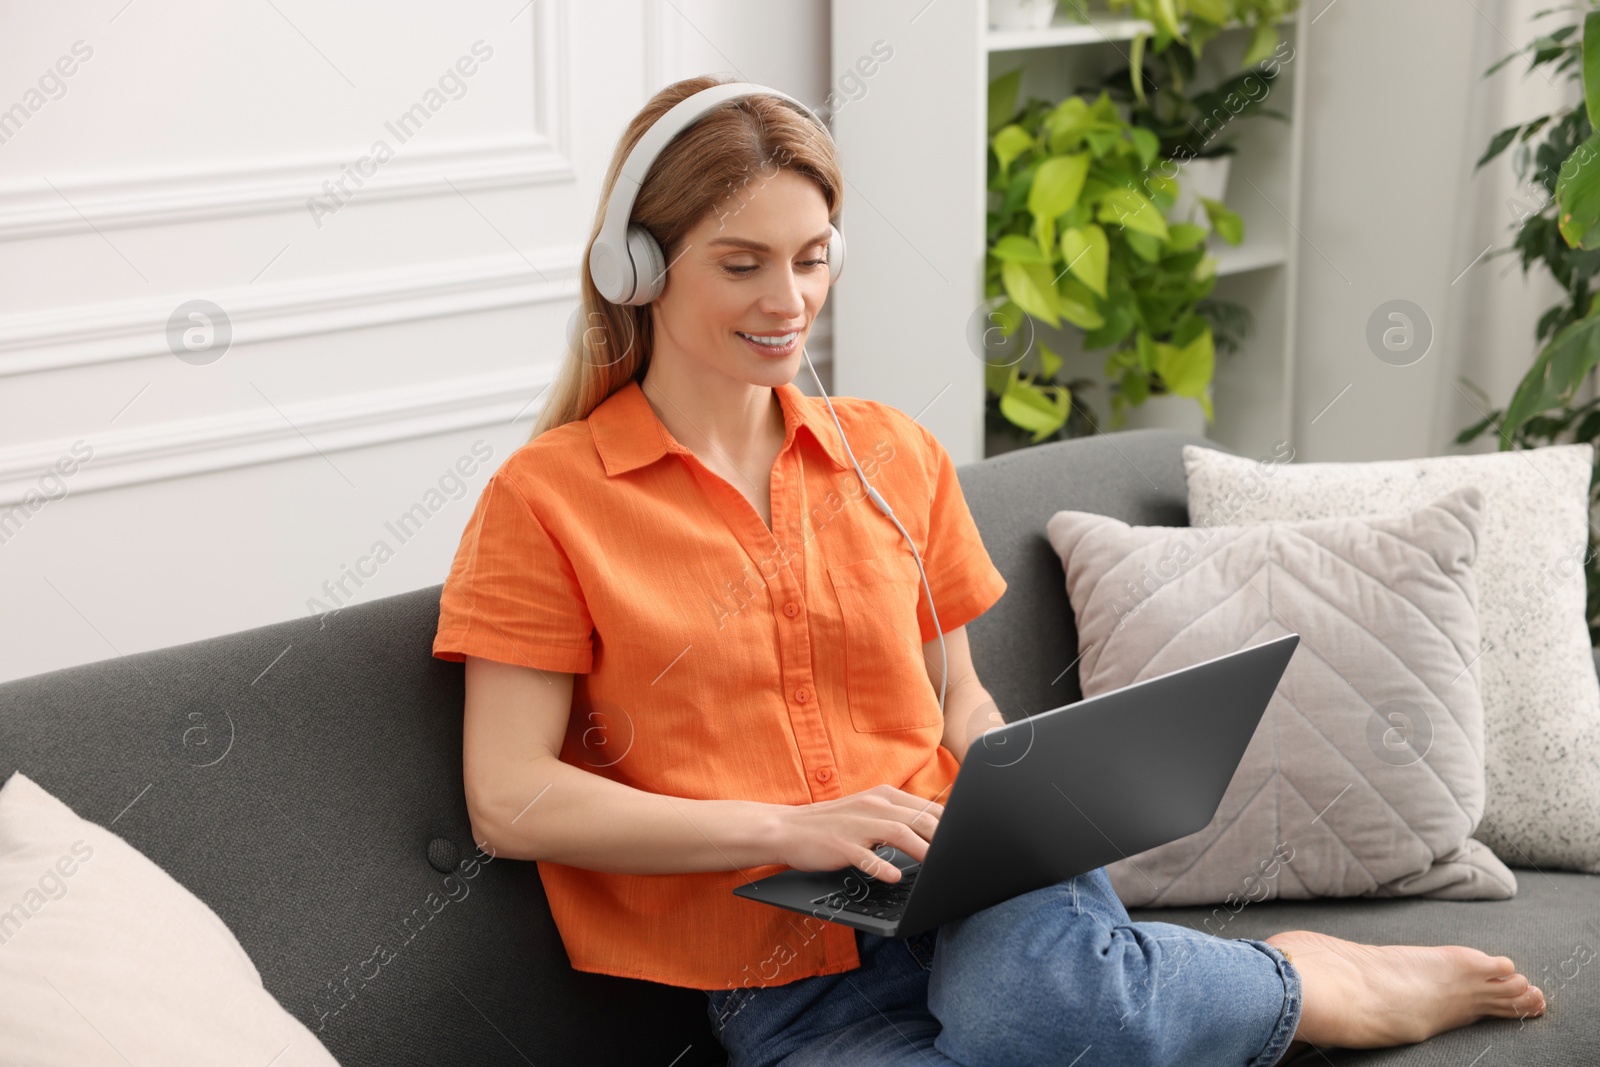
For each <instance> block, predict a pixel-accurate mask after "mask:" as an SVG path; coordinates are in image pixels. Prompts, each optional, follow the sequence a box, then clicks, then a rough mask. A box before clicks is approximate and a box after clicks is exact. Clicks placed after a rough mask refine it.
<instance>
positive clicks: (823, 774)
mask: <svg viewBox="0 0 1600 1067" xmlns="http://www.w3.org/2000/svg"><path fill="white" fill-rule="evenodd" d="M832 777H833V772H832V771H830V770H828V768H826V767H824V768H822V769H821V770H820V771H818V772H817V781H819V782H826V781H827V780H828V779H829V778H832Z"/></svg>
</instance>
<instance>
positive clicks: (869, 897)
mask: <svg viewBox="0 0 1600 1067" xmlns="http://www.w3.org/2000/svg"><path fill="white" fill-rule="evenodd" d="M921 869H922V865H921V864H917V865H916V866H914V867H910V868H908V869H906V870H903V871H901V872H900V881H898V882H895V883H894V884H892V885H891V884H890V883H888V882H879V881H873V882H868V883H867V892H866V895H864V896H862V897H860V898H856V897H852V896H850V895H848V894H846V893H842V892H835V893H825V894H823V895H822V896H820V897H817V898H816V899H815V900H813V901H812V902H811V903H813V904H817V905H821V906H822V907H825V908H828V909H830V910H833V911H850V912H854V913H856V914H857V915H868V916H871V917H872V918H874V919H898V918H900V916H901V914H902V913H903V912H904V911H905V910H906V898H907V897H909V896H910V895H911V887H912V885H913V884H914V883H915V882H916V880H917V872H918V871H920V870H921Z"/></svg>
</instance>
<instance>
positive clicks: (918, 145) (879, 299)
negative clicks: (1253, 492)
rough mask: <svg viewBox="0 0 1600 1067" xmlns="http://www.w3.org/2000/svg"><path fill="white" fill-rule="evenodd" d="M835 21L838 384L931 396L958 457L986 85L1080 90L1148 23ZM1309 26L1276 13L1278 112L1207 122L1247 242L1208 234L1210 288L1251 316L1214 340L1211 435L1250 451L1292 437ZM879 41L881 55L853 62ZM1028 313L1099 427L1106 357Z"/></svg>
mask: <svg viewBox="0 0 1600 1067" xmlns="http://www.w3.org/2000/svg"><path fill="white" fill-rule="evenodd" d="M832 19H833V45H832V60H833V62H832V67H833V81H834V84H835V85H849V86H851V87H853V88H854V89H855V91H856V92H857V94H858V95H857V96H855V97H853V98H850V99H848V100H847V102H846V103H845V105H844V106H841V107H838V108H836V109H835V113H834V115H833V120H832V125H833V130H834V136H835V140H836V142H837V143H838V145H839V150H840V156H841V161H842V164H843V167H844V170H845V175H846V189H845V210H844V216H843V220H844V221H843V222H842V224H841V229H844V230H846V231H847V235H848V238H849V240H850V265H849V273H848V274H847V275H846V279H847V280H848V281H847V284H841V285H840V286H839V287H838V288H837V289H836V290H835V292H834V294H833V295H832V296H831V297H830V301H831V302H832V303H833V304H834V334H833V341H834V343H833V381H834V387H835V388H836V389H837V390H838V391H839V392H840V393H842V394H845V395H857V396H866V397H871V398H874V399H878V400H883V401H885V402H887V403H891V404H894V405H895V406H896V407H899V408H901V409H902V410H904V411H906V412H907V413H909V414H913V415H918V414H919V409H923V408H924V405H926V408H925V410H921V419H922V422H923V424H924V425H926V426H928V427H929V428H930V429H932V430H933V431H934V433H935V434H936V435H937V436H938V437H939V438H940V440H941V441H942V442H943V443H944V445H945V447H946V448H947V449H948V450H949V451H950V454H951V456H952V458H953V459H954V460H955V461H956V462H957V463H958V464H959V463H963V462H968V461H971V460H976V459H981V458H983V455H984V445H983V437H984V434H983V411H984V385H983V364H982V361H981V360H980V359H979V357H978V356H977V355H976V354H974V353H973V352H972V351H971V350H970V348H969V345H968V343H967V336H968V330H969V320H970V318H971V317H972V315H973V313H974V311H975V310H977V309H978V308H979V307H980V305H981V303H982V300H983V289H982V279H983V266H984V257H985V254H986V247H985V240H984V216H985V211H986V209H987V204H988V193H987V190H986V188H985V164H986V153H987V145H988V131H987V94H988V85H989V82H990V81H992V80H993V79H994V78H996V77H998V76H1000V75H1001V74H1004V73H1006V72H1008V71H1011V70H1014V69H1018V68H1020V69H1022V71H1023V76H1022V79H1021V87H1020V89H1019V92H1018V103H1019V105H1020V104H1021V103H1023V102H1024V101H1026V100H1028V99H1029V98H1031V97H1038V98H1041V99H1045V100H1049V101H1052V102H1055V101H1059V100H1062V99H1064V98H1066V97H1067V96H1069V95H1072V94H1073V93H1075V92H1076V93H1082V94H1084V95H1086V96H1088V97H1089V98H1090V99H1092V98H1093V97H1094V96H1095V95H1097V94H1098V92H1099V86H1100V83H1101V80H1102V78H1104V77H1105V76H1106V75H1107V74H1110V73H1112V72H1113V71H1115V70H1116V69H1118V68H1119V67H1125V66H1126V65H1127V63H1128V46H1129V42H1131V41H1132V39H1133V37H1134V36H1135V34H1137V33H1138V32H1139V31H1140V30H1141V29H1148V28H1149V27H1148V25H1147V24H1146V23H1143V22H1141V21H1140V20H1136V19H1099V20H1096V21H1092V22H1090V23H1088V24H1083V23H1077V22H1070V21H1066V20H1064V19H1063V18H1062V16H1061V15H1060V14H1059V13H1058V15H1057V16H1056V22H1055V24H1053V25H1051V26H1049V27H1047V28H1044V29H1041V30H1037V31H1027V32H1015V31H998V30H990V29H989V28H988V17H987V4H986V3H984V2H983V0H938V2H937V3H932V4H930V3H928V2H927V0H907V2H903V3H902V2H900V0H883V2H881V3H873V4H846V3H840V2H836V3H834V4H833V8H832ZM1306 24H1307V20H1305V19H1304V18H1295V17H1291V18H1289V19H1286V20H1285V21H1284V23H1283V24H1282V25H1281V26H1280V31H1279V32H1280V35H1281V36H1282V37H1283V38H1284V39H1285V40H1286V41H1287V43H1288V46H1289V47H1290V48H1292V49H1293V52H1292V53H1290V52H1289V51H1288V50H1287V49H1285V50H1284V53H1283V54H1284V57H1285V58H1284V60H1283V61H1282V62H1281V69H1280V71H1279V75H1278V78H1277V79H1276V81H1275V82H1274V83H1273V85H1272V88H1271V90H1270V95H1269V97H1268V99H1267V102H1266V107H1268V108H1270V109H1272V110H1275V111H1279V112H1282V113H1284V114H1286V115H1288V116H1289V122H1288V123H1287V124H1286V123H1284V122H1281V121H1279V120H1276V119H1273V118H1270V117H1265V116H1254V117H1251V118H1249V119H1243V120H1238V121H1237V122H1236V123H1229V124H1228V125H1227V126H1226V127H1225V128H1224V130H1223V131H1222V133H1221V134H1220V135H1219V136H1221V137H1226V138H1228V139H1230V140H1232V141H1233V142H1234V143H1235V144H1237V145H1238V149H1239V150H1238V152H1237V154H1236V155H1235V156H1234V157H1233V163H1232V170H1231V174H1230V176H1229V180H1228V188H1227V192H1226V194H1225V196H1224V198H1223V199H1224V201H1225V202H1226V203H1227V205H1228V206H1229V207H1230V208H1231V209H1232V210H1234V211H1236V212H1238V213H1239V215H1240V216H1241V218H1242V219H1243V220H1244V224H1245V239H1244V241H1243V242H1242V243H1241V244H1240V245H1239V246H1238V247H1233V246H1230V245H1228V244H1227V243H1225V242H1223V241H1222V240H1221V238H1219V237H1216V236H1215V235H1213V236H1212V237H1211V238H1210V239H1209V241H1208V247H1209V249H1210V250H1211V251H1212V252H1213V253H1214V254H1215V255H1216V256H1217V260H1218V267H1217V274H1218V278H1217V284H1216V287H1215V289H1214V290H1213V292H1212V296H1213V298H1214V299H1218V300H1227V301H1232V302H1234V303H1238V304H1241V305H1243V306H1244V307H1246V308H1248V309H1249V310H1250V312H1251V314H1252V316H1253V317H1254V320H1255V322H1254V327H1255V328H1254V331H1253V333H1252V334H1251V335H1250V336H1249V337H1248V338H1246V339H1245V341H1244V343H1243V344H1242V345H1241V346H1240V350H1239V351H1238V352H1235V353H1224V352H1221V351H1219V352H1218V357H1217V370H1216V375H1215V379H1214V385H1213V392H1212V401H1213V404H1214V407H1215V412H1216V422H1215V423H1214V424H1213V425H1212V426H1210V427H1208V428H1207V430H1206V434H1207V436H1209V437H1211V438H1212V439H1214V440H1216V441H1217V442H1218V443H1219V444H1222V445H1224V446H1226V447H1228V448H1230V449H1232V450H1234V451H1236V452H1238V453H1240V454H1242V455H1246V456H1263V455H1266V454H1268V453H1270V452H1271V451H1272V448H1273V445H1274V444H1276V443H1277V442H1278V441H1281V440H1287V439H1290V437H1291V429H1292V427H1291V412H1292V403H1291V398H1292V396H1293V389H1294V344H1293V337H1294V293H1295V277H1296V271H1297V261H1298V256H1299V250H1300V241H1299V239H1298V233H1299V222H1298V220H1299V213H1300V196H1299V190H1300V187H1301V181H1300V166H1301V156H1302V151H1301V140H1302V136H1303V133H1304V120H1303V117H1302V116H1303V112H1304V100H1305V84H1306V83H1305V78H1306V60H1307V58H1308V57H1307V52H1306V47H1305V45H1306ZM1247 37H1248V31H1246V30H1243V29H1236V30H1229V31H1225V32H1224V33H1223V34H1222V35H1221V36H1219V37H1218V38H1216V39H1215V40H1213V41H1211V42H1209V43H1208V44H1207V46H1206V50H1205V55H1204V58H1203V60H1202V63H1201V67H1200V71H1199V73H1198V76H1197V81H1198V83H1199V84H1201V85H1209V84H1214V83H1215V82H1217V81H1220V80H1221V79H1223V78H1226V77H1228V76H1229V75H1231V74H1232V73H1234V72H1236V71H1237V70H1238V69H1239V67H1238V61H1239V59H1240V57H1241V56H1242V55H1243V50H1244V47H1245V45H1246V43H1247ZM886 47H887V48H890V49H892V50H893V54H892V57H891V58H890V59H888V60H887V61H883V62H873V61H870V60H869V61H868V62H867V63H866V64H865V66H864V65H863V57H874V56H881V55H882V54H883V53H884V51H885V49H886ZM1147 57H1148V53H1147ZM867 67H872V68H873V73H872V74H871V75H870V76H867V75H865V74H864V70H865V69H866V68H867ZM863 86H864V89H863V88H862V87H863ZM1180 180H1181V179H1180ZM846 279H841V282H842V283H843V282H845V281H846ZM1037 326H1038V330H1039V336H1040V337H1041V339H1043V340H1044V342H1045V343H1046V344H1048V345H1050V347H1051V348H1052V349H1054V350H1055V351H1056V352H1058V353H1060V354H1061V355H1062V357H1063V360H1064V365H1063V368H1062V371H1061V373H1060V376H1059V377H1060V378H1061V380H1063V381H1065V380H1067V379H1070V378H1075V377H1083V378H1089V379H1091V380H1093V381H1095V382H1097V383H1099V384H1097V385H1096V386H1095V387H1093V388H1091V389H1088V390H1086V391H1085V396H1084V400H1085V401H1086V402H1087V403H1088V404H1089V405H1090V406H1091V407H1092V408H1093V409H1094V411H1095V413H1096V415H1097V417H1098V418H1099V419H1100V420H1101V422H1102V424H1103V427H1102V428H1106V427H1105V424H1108V423H1109V420H1110V414H1111V407H1110V397H1109V393H1108V392H1107V391H1106V389H1105V386H1104V380H1105V379H1104V375H1103V373H1102V370H1101V369H1102V367H1103V365H1104V363H1105V357H1106V354H1107V353H1106V352H1105V351H1104V350H1099V351H1096V352H1092V353H1090V352H1084V351H1083V349H1082V346H1081V344H1080V343H1079V338H1080V336H1081V335H1080V334H1079V333H1078V332H1077V331H1076V330H1075V329H1073V328H1071V327H1068V328H1066V329H1063V330H1059V331H1057V330H1052V329H1051V328H1050V327H1049V326H1048V325H1046V324H1042V323H1040V324H1037ZM930 401H931V403H930Z"/></svg>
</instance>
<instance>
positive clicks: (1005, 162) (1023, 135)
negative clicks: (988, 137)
mask: <svg viewBox="0 0 1600 1067" xmlns="http://www.w3.org/2000/svg"><path fill="white" fill-rule="evenodd" d="M993 147H994V155H995V158H996V159H998V160H999V161H1000V170H1001V171H1002V172H1004V171H1005V170H1006V168H1007V167H1010V166H1011V161H1012V160H1014V159H1016V158H1017V157H1018V156H1020V155H1022V153H1024V152H1026V151H1027V150H1028V149H1030V148H1032V147H1033V138H1032V137H1031V136H1029V134H1028V131H1027V130H1025V129H1023V128H1022V127H1021V126H1017V125H1015V124H1013V125H1010V126H1007V127H1006V128H1005V129H1003V130H1001V131H1000V132H999V133H997V134H995V135H994V145H993Z"/></svg>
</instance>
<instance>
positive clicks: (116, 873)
mask: <svg viewBox="0 0 1600 1067" xmlns="http://www.w3.org/2000/svg"><path fill="white" fill-rule="evenodd" d="M0 909H3V910H0V991H3V994H0V1065H3V1067H91V1065H94V1064H107V1065H111V1064H121V1065H126V1064H128V1063H135V1064H152V1065H153V1064H160V1065H161V1067H212V1065H215V1064H219V1063H229V1064H240V1065H246V1064H249V1065H256V1067H266V1065H267V1064H269V1063H270V1064H271V1065H272V1067H312V1065H315V1067H338V1063H337V1061H336V1060H335V1059H334V1058H333V1057H332V1056H331V1055H330V1054H329V1053H328V1050H327V1049H326V1048H324V1047H323V1045H322V1043H321V1042H320V1041H318V1040H317V1038H316V1036H315V1035H313V1034H312V1033H311V1031H310V1030H308V1029H307V1028H306V1027H305V1025H304V1024H302V1023H301V1022H300V1021H299V1020H298V1019H296V1018H295V1017H294V1016H292V1015H290V1014H289V1013H288V1012H287V1011H285V1010H284V1009H283V1007H282V1006H281V1005H280V1004H279V1003H278V1002H277V1000H276V999H274V998H273V996H272V994H270V993H268V992H267V991H266V989H264V988H263V987H262V985H261V975H260V974H259V973H258V972H257V971H256V968H255V964H253V963H252V962H251V961H250V957H249V956H248V955H247V954H246V953H245V951H244V948H243V947H242V946H241V945H240V944H239V942H238V939H237V938H235V937H234V936H233V933H232V931H230V930H229V929H228V927H227V926H226V925H225V924H224V923H223V921H222V920H221V919H219V918H218V917H217V915H216V913H215V912H213V911H212V910H211V909H210V908H209V907H207V906H206V905H205V904H204V903H203V902H202V901H201V900H200V899H199V898H198V897H196V896H195V895H194V894H193V893H191V892H189V891H188V890H187V889H185V888H184V887H183V886H182V885H180V884H178V882H177V881H175V880H174V879H173V878H172V876H171V875H169V874H167V873H166V872H165V871H163V870H162V869H161V868H160V867H158V866H156V865H155V864H154V863H152V862H151V861H150V860H149V859H148V858H146V857H145V856H144V855H143V854H142V853H141V852H139V851H138V850H137V849H135V848H134V847H133V846H132V845H130V844H128V843H127V842H126V841H124V840H123V839H122V838H121V837H119V836H117V835H116V834H114V833H112V832H111V831H109V830H107V829H105V828H103V827H101V826H97V825H95V824H94V823H92V822H88V821H87V820H84V819H81V818H79V817H78V816H77V815H76V814H75V813H74V812H73V811H72V809H71V808H69V807H67V806H66V805H65V804H63V803H62V802H61V801H59V800H57V799H56V798H55V797H54V796H52V795H50V793H48V792H46V791H45V790H44V789H43V788H41V787H40V786H39V785H38V783H36V782H34V781H33V780H32V779H31V778H29V777H27V776H26V775H24V774H23V773H22V772H21V771H17V772H15V773H13V774H12V775H11V777H10V778H8V779H6V783H5V786H4V787H3V788H0Z"/></svg>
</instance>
